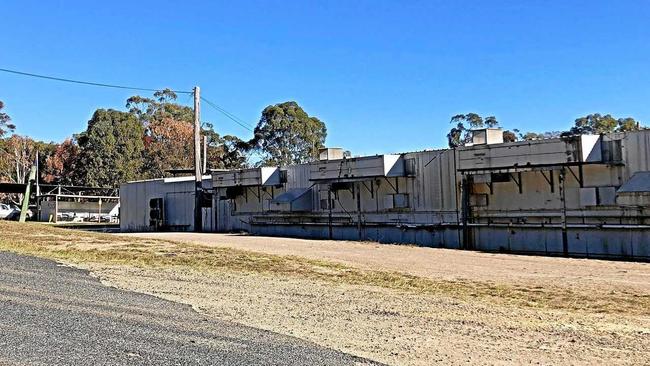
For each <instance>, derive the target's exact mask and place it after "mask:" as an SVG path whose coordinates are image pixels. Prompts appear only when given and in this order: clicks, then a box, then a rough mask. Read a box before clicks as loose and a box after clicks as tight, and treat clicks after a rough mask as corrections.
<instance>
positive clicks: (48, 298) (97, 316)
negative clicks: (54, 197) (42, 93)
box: [0, 252, 369, 365]
mask: <svg viewBox="0 0 650 366" xmlns="http://www.w3.org/2000/svg"><path fill="white" fill-rule="evenodd" d="M6 364H7V365H207V364H212V365H359V364H369V362H367V361H364V360H362V359H359V358H355V357H352V356H350V355H346V354H344V353H341V352H337V351H333V350H329V349H326V348H322V347H319V346H317V345H315V344H313V343H309V342H305V341H302V340H299V339H296V338H292V337H287V336H283V335H279V334H275V333H271V332H267V331H263V330H259V329H254V328H249V327H245V326H241V325H237V324H234V323H230V322H225V321H218V320H214V319H207V318H205V317H203V316H202V315H200V314H198V313H197V312H195V311H194V310H192V309H191V308H190V307H189V306H186V305H182V304H177V303H173V302H169V301H166V300H162V299H158V298H156V297H153V296H148V295H143V294H138V293H134V292H128V291H122V290H118V289H115V288H111V287H107V286H104V285H102V284H101V283H100V282H99V281H98V280H97V279H96V278H93V277H91V276H90V275H89V274H88V272H86V271H82V270H79V269H74V268H69V267H65V266H61V265H59V264H57V263H56V262H53V261H49V260H43V259H38V258H33V257H26V256H20V255H16V254H10V253H5V252H0V365H6Z"/></svg>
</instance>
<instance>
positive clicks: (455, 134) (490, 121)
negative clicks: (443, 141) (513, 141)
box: [447, 113, 505, 148]
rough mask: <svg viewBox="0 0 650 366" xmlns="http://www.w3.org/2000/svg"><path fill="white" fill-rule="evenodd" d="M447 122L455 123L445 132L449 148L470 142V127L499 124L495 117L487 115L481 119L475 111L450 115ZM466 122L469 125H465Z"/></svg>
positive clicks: (490, 126)
mask: <svg viewBox="0 0 650 366" xmlns="http://www.w3.org/2000/svg"><path fill="white" fill-rule="evenodd" d="M449 123H454V124H456V126H455V127H452V129H451V130H450V131H449V133H448V134H447V140H448V142H449V147H450V148H454V147H458V146H463V145H465V144H466V143H468V142H470V141H471V139H472V132H471V130H472V129H476V128H483V127H487V128H495V127H498V126H499V121H497V119H496V117H494V116H489V117H486V118H485V119H483V117H481V116H479V115H478V114H476V113H467V114H457V115H455V116H453V117H451V120H450V121H449ZM466 124H467V125H469V127H467V126H466ZM504 137H505V136H504Z"/></svg>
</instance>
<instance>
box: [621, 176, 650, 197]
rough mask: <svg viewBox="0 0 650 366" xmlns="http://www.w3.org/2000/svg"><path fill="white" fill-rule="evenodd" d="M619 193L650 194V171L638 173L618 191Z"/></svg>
mask: <svg viewBox="0 0 650 366" xmlns="http://www.w3.org/2000/svg"><path fill="white" fill-rule="evenodd" d="M617 192H618V193H636V192H650V171H647V172H636V173H634V174H633V175H632V177H631V178H630V179H629V180H628V181H627V182H625V184H623V185H622V186H621V188H619V189H618V191H617Z"/></svg>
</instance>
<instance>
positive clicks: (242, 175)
mask: <svg viewBox="0 0 650 366" xmlns="http://www.w3.org/2000/svg"><path fill="white" fill-rule="evenodd" d="M212 184H213V186H214V187H216V188H219V187H236V186H248V187H250V186H275V185H279V184H280V169H279V168H278V167H261V168H252V169H241V170H231V171H222V172H214V173H212Z"/></svg>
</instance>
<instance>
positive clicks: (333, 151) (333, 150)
mask: <svg viewBox="0 0 650 366" xmlns="http://www.w3.org/2000/svg"><path fill="white" fill-rule="evenodd" d="M346 153H347V154H346ZM349 156H350V155H349V153H348V152H347V151H343V149H341V148H340V147H326V148H322V149H319V150H318V160H320V161H327V160H340V159H343V158H346V157H349Z"/></svg>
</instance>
